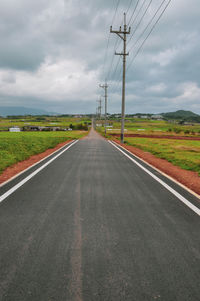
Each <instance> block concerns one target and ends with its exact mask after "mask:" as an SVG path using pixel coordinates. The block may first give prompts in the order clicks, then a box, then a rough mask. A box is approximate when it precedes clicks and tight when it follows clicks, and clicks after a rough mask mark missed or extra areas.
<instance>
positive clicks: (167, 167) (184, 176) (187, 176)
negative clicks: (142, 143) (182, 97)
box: [114, 139, 200, 195]
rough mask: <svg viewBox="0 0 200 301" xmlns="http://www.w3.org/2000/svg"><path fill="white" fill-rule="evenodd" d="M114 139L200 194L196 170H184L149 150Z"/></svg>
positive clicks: (199, 180) (199, 179) (199, 181)
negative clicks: (145, 150)
mask: <svg viewBox="0 0 200 301" xmlns="http://www.w3.org/2000/svg"><path fill="white" fill-rule="evenodd" d="M114 141H115V142H116V143H118V144H119V145H121V146H123V147H124V148H126V149H127V150H129V151H130V152H131V153H133V154H134V155H136V156H138V157H140V158H141V159H143V160H144V161H146V162H148V163H149V164H151V165H153V166H154V167H156V168H158V169H159V170H161V171H162V172H164V173H165V174H167V175H169V176H170V177H172V178H174V179H175V180H176V181H178V182H179V183H181V184H183V185H184V186H186V187H188V188H189V189H191V190H192V191H194V192H195V193H197V194H198V195H200V177H199V175H198V173H197V172H193V171H189V170H184V169H182V168H180V167H178V166H174V165H173V164H171V163H170V162H168V161H166V160H164V159H160V158H156V157H155V156H154V155H152V154H150V153H149V152H144V151H142V150H140V149H138V148H136V147H134V146H129V145H126V144H122V143H120V142H119V141H118V140H116V139H114Z"/></svg>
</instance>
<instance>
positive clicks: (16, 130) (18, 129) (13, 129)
mask: <svg viewBox="0 0 200 301" xmlns="http://www.w3.org/2000/svg"><path fill="white" fill-rule="evenodd" d="M9 132H21V130H20V128H18V127H13V128H9Z"/></svg>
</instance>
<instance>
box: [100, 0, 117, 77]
mask: <svg viewBox="0 0 200 301" xmlns="http://www.w3.org/2000/svg"><path fill="white" fill-rule="evenodd" d="M120 1H121V0H118V2H117V5H116V8H115V12H114V15H113V18H112V23H111V24H113V23H114V20H115V18H116V14H117V10H118V7H119V3H120ZM109 42H110V32H109V34H108V39H107V43H106V50H105V55H104V62H103V74H104V73H105V63H106V60H107V55H108V48H109Z"/></svg>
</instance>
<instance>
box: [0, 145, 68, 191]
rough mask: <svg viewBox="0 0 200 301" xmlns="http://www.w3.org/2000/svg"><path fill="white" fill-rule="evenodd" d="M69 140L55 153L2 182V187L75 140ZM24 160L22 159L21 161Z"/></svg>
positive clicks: (0, 185)
mask: <svg viewBox="0 0 200 301" xmlns="http://www.w3.org/2000/svg"><path fill="white" fill-rule="evenodd" d="M69 141H70V140H68V143H67V141H66V144H65V145H63V146H62V147H60V148H59V149H57V150H56V151H54V152H53V153H51V154H49V155H48V156H46V157H44V158H42V159H41V160H39V161H37V162H35V163H34V164H32V165H30V166H29V167H27V168H25V169H24V170H22V171H20V172H19V173H17V174H16V175H14V176H13V177H11V178H10V179H8V180H7V181H5V182H3V183H1V184H0V188H1V187H3V186H4V185H6V184H8V183H9V182H11V181H12V180H14V179H16V178H17V177H19V176H20V175H22V174H23V173H25V172H26V171H28V170H29V169H31V168H32V167H34V166H36V165H38V164H40V163H41V162H42V161H44V160H46V159H48V158H49V157H50V156H53V155H54V154H56V153H57V152H59V151H61V150H62V149H63V148H64V147H66V145H68V144H70V143H72V142H73V141H74V140H71V141H70V142H69ZM21 162H22V161H21Z"/></svg>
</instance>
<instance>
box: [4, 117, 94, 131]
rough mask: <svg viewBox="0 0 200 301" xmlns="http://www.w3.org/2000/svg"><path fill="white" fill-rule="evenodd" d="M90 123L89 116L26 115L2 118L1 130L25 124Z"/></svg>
mask: <svg viewBox="0 0 200 301" xmlns="http://www.w3.org/2000/svg"><path fill="white" fill-rule="evenodd" d="M80 123H81V124H90V123H91V120H90V119H88V118H78V117H77V118H76V117H57V116H45V117H42V116H25V117H21V118H1V117H0V130H1V131H6V130H8V129H9V128H10V127H20V128H22V127H24V126H41V127H61V128H67V127H69V126H70V124H73V125H74V126H76V125H78V124H80Z"/></svg>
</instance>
